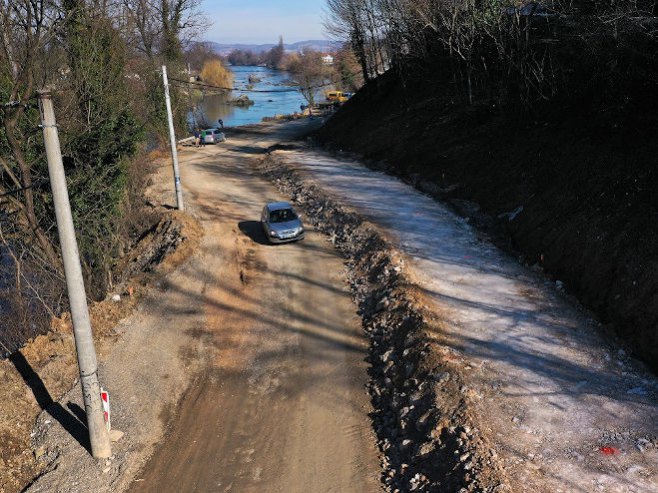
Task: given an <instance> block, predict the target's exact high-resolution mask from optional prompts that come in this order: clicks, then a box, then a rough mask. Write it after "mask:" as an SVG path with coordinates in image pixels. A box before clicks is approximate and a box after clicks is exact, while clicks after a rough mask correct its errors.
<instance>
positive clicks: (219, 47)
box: [209, 39, 338, 56]
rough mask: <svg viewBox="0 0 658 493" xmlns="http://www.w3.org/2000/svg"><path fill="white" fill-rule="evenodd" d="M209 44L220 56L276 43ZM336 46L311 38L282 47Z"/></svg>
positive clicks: (325, 49)
mask: <svg viewBox="0 0 658 493" xmlns="http://www.w3.org/2000/svg"><path fill="white" fill-rule="evenodd" d="M209 44H210V45H211V46H212V47H213V48H214V49H215V51H216V52H217V53H218V54H219V55H222V56H226V55H228V54H229V53H231V52H232V51H234V50H245V51H246V50H249V51H253V52H254V53H263V52H265V51H267V50H269V49H271V48H273V47H274V46H276V43H268V44H244V43H214V42H209ZM337 46H338V43H336V42H335V41H327V40H323V39H311V40H308V41H298V42H297V43H284V45H283V47H284V48H285V50H286V51H288V52H295V51H300V50H301V49H302V48H310V49H312V50H315V51H321V52H328V51H334V50H335V49H336V48H337Z"/></svg>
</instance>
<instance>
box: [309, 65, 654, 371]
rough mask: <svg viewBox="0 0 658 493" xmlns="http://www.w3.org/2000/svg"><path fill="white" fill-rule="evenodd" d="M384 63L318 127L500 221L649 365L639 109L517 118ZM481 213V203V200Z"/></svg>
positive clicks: (647, 245) (650, 158) (650, 282)
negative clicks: (626, 115) (402, 77)
mask: <svg viewBox="0 0 658 493" xmlns="http://www.w3.org/2000/svg"><path fill="white" fill-rule="evenodd" d="M447 93H449V89H445V90H444V89H442V88H437V87H435V86H432V85H431V84H430V85H428V84H426V83H423V84H413V83H412V82H409V81H408V85H407V87H406V90H405V89H403V88H402V86H401V84H400V83H399V81H398V80H396V79H395V77H394V76H393V75H392V74H387V75H386V76H384V77H381V78H380V79H379V80H378V81H377V82H376V83H373V84H371V85H369V86H368V87H366V88H364V89H363V90H362V91H360V92H359V93H358V94H357V95H356V96H355V97H354V98H353V99H352V100H351V101H350V102H348V104H346V105H345V106H344V107H343V108H342V109H341V110H340V111H339V112H338V113H337V114H336V115H335V116H334V117H332V118H331V120H330V121H329V122H328V123H327V125H325V126H324V127H323V128H322V129H321V130H320V132H319V133H318V138H319V139H320V140H321V141H323V142H326V143H331V144H332V145H333V146H335V148H337V149H342V150H349V151H354V152H356V153H358V154H360V155H363V156H365V157H366V158H367V160H368V162H369V164H370V165H371V166H373V167H378V168H380V169H386V170H387V171H388V172H390V173H393V174H396V175H401V176H403V177H405V178H406V179H407V180H408V181H410V182H412V183H413V184H414V185H416V186H417V187H418V188H420V189H422V190H423V191H426V192H428V193H430V194H432V195H434V196H437V197H440V198H443V199H447V200H449V201H451V203H452V204H453V205H454V206H455V207H456V208H457V209H458V210H459V212H460V213H462V214H463V215H466V216H468V217H469V218H470V220H472V221H479V222H480V223H481V225H483V226H485V227H488V228H489V230H492V231H500V230H501V228H502V229H504V230H506V231H507V232H508V233H509V235H510V236H509V239H507V240H503V241H506V242H507V245H506V246H507V247H511V248H513V249H518V250H519V251H520V252H522V254H523V260H524V262H526V263H527V264H528V265H534V264H536V268H537V269H538V270H544V269H545V270H546V271H547V272H548V273H549V274H550V275H551V276H552V277H553V279H554V280H556V281H557V280H559V281H561V282H562V283H564V285H565V286H566V288H567V289H568V290H569V291H570V292H572V293H575V294H576V295H577V296H578V297H579V299H580V300H581V301H582V302H583V303H584V304H586V305H587V306H589V307H591V308H593V309H594V310H595V311H596V312H597V313H598V314H599V316H600V317H601V318H602V320H603V321H604V322H605V323H607V324H608V325H607V326H606V327H605V329H606V330H607V331H608V332H610V333H613V332H616V334H618V335H620V336H621V338H622V339H623V340H624V341H625V343H627V344H628V345H629V346H630V347H631V348H632V350H633V351H634V352H635V353H636V354H638V355H639V356H640V357H642V358H643V359H644V360H645V361H646V362H647V363H649V364H650V365H652V366H653V368H654V370H656V369H658V366H656V365H658V363H657V362H658V329H657V326H658V235H656V232H655V223H656V219H657V218H658V193H657V189H656V183H658V171H657V168H656V166H655V156H656V154H657V152H658V142H657V141H656V139H655V138H654V137H653V136H654V135H655V130H656V129H655V128H654V127H653V126H652V125H651V123H650V121H649V122H648V123H647V122H646V121H645V122H644V123H642V124H640V123H641V122H639V123H638V121H629V122H622V123H621V124H620V123H619V122H617V121H614V120H612V119H611V118H609V117H608V116H607V115H605V114H597V115H580V114H578V113H577V112H576V111H575V110H574V111H570V110H569V109H557V110H556V111H555V112H554V113H553V114H551V115H549V114H541V115H533V116H532V117H527V118H525V119H517V118H505V117H503V116H502V115H501V114H500V112H499V111H498V109H497V108H493V107H485V106H479V107H468V108H464V107H461V106H458V105H455V104H454V103H453V102H452V101H451V100H450V98H449V97H447V96H446V94H447ZM483 211H484V212H485V213H486V214H484V215H483V214H482V212H483Z"/></svg>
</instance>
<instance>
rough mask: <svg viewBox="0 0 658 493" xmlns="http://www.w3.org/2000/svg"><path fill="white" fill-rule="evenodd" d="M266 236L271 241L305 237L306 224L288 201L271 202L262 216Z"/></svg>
mask: <svg viewBox="0 0 658 493" xmlns="http://www.w3.org/2000/svg"><path fill="white" fill-rule="evenodd" d="M260 222H261V224H262V225H263V231H265V236H267V239H268V240H269V241H270V242H271V243H286V242H288V241H297V240H302V239H304V225H303V224H302V221H301V219H299V216H298V215H297V213H296V212H295V210H294V209H293V208H292V206H291V205H290V204H289V203H288V202H270V203H269V204H267V205H266V206H265V207H263V212H262V214H261V217H260Z"/></svg>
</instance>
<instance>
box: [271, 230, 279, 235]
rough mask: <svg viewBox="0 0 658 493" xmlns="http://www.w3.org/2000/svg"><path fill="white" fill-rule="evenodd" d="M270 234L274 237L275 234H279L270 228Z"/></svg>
mask: <svg viewBox="0 0 658 493" xmlns="http://www.w3.org/2000/svg"><path fill="white" fill-rule="evenodd" d="M270 236H275V237H276V236H279V234H278V233H277V232H276V231H274V230H272V231H270Z"/></svg>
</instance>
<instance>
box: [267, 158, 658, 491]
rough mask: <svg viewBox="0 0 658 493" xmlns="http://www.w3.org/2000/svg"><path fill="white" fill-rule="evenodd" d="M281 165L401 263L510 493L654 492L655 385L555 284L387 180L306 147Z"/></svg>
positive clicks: (657, 473)
mask: <svg viewBox="0 0 658 493" xmlns="http://www.w3.org/2000/svg"><path fill="white" fill-rule="evenodd" d="M274 159H275V160H279V161H280V162H282V163H284V165H285V166H287V167H289V168H291V169H293V170H296V172H297V173H298V174H301V175H302V176H303V177H304V178H303V179H304V181H305V182H307V183H316V184H318V185H319V186H320V188H321V189H322V190H323V191H324V192H325V193H327V194H330V195H332V196H333V198H334V200H335V201H336V202H339V203H342V204H346V205H348V206H350V207H351V208H352V209H354V210H355V211H357V212H358V213H359V214H361V215H362V216H364V217H366V218H367V219H368V220H369V221H371V222H372V223H374V224H375V225H377V226H378V227H379V228H380V230H381V231H382V233H383V235H384V236H385V237H387V238H388V240H389V241H390V242H391V243H392V244H393V245H394V246H395V248H396V249H397V250H399V251H401V252H403V253H405V254H406V257H407V260H408V264H409V270H410V275H411V276H413V278H414V280H415V283H417V285H418V286H419V287H420V288H421V289H422V291H423V293H424V297H425V299H426V302H427V303H428V305H429V308H430V310H432V311H433V312H434V313H435V316H436V317H437V319H438V320H439V322H440V325H441V330H440V333H437V334H436V336H437V340H441V341H442V344H445V345H446V348H445V356H446V357H449V358H450V359H452V360H456V361H458V362H460V363H461V365H462V368H463V371H462V373H463V375H464V381H465V382H466V384H467V385H464V387H463V388H462V391H463V392H464V394H465V395H468V396H469V397H470V398H471V400H472V401H473V402H474V403H475V406H474V408H475V410H476V412H477V416H478V418H477V420H478V421H479V427H480V428H481V430H482V431H484V432H485V434H486V435H488V438H489V440H490V442H491V443H493V447H494V449H495V451H496V453H497V456H498V457H499V458H500V460H502V464H503V466H504V469H505V472H506V475H507V476H508V478H509V484H510V485H511V488H512V491H514V492H517V491H518V492H521V491H541V492H548V491H550V492H565V493H566V492H596V491H604V492H656V491H658V449H657V448H656V445H657V444H658V440H657V438H658V382H657V380H656V378H655V376H653V375H651V374H650V373H649V372H647V371H646V369H644V368H643V367H642V366H641V365H639V364H638V363H637V362H636V361H634V360H633V359H632V358H629V357H628V355H627V354H626V352H625V351H624V350H623V349H621V348H619V347H616V346H614V345H613V344H610V343H609V342H606V341H605V340H604V339H603V338H602V337H601V336H600V329H599V324H598V322H596V321H595V320H594V319H593V318H591V317H590V316H589V315H588V314H587V313H586V312H585V311H584V310H582V309H581V308H579V307H578V305H577V304H576V303H575V302H574V301H573V300H571V299H569V297H568V296H566V295H565V294H564V293H561V292H560V290H559V289H558V288H559V283H558V288H556V284H555V283H553V282H550V281H547V280H546V279H545V278H543V277H541V276H538V275H536V273H535V272H533V271H531V270H530V269H527V268H524V267H523V266H521V265H520V264H518V263H517V262H516V261H515V260H514V259H512V258H510V257H509V256H507V255H505V254H503V253H501V252H500V251H499V250H497V249H496V248H495V247H493V246H492V245H491V244H490V243H489V242H487V241H486V239H484V238H482V237H481V236H479V235H478V234H477V232H475V231H474V230H473V229H472V228H471V227H470V226H469V225H468V224H467V222H466V221H465V220H464V219H463V218H459V217H457V216H455V215H454V214H453V213H452V212H450V211H449V210H448V209H447V208H445V207H444V206H442V205H441V204H439V203H437V202H435V201H434V200H431V199H430V198H428V197H426V196H424V195H423V194H421V193H419V192H417V191H416V190H414V189H413V188H412V187H410V186H408V185H405V184H403V183H401V182H400V181H398V180H396V179H394V178H392V177H389V176H386V175H384V174H382V173H378V172H374V171H371V170H369V169H367V168H365V167H364V166H362V165H361V164H359V163H357V162H353V161H350V160H346V159H337V158H334V157H331V156H330V155H328V154H325V153H322V152H314V151H309V150H308V149H302V150H281V151H276V152H275V153H274Z"/></svg>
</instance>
